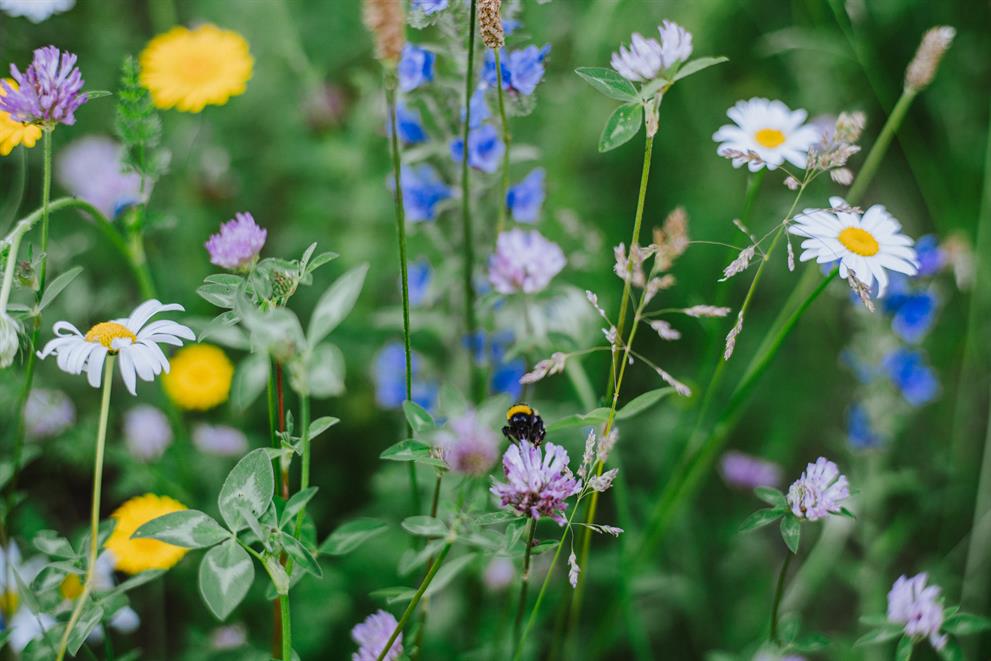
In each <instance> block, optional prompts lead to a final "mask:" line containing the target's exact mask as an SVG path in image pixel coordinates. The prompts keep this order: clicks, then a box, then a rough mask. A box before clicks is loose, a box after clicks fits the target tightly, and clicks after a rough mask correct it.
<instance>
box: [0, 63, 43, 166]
mask: <svg viewBox="0 0 991 661" xmlns="http://www.w3.org/2000/svg"><path fill="white" fill-rule="evenodd" d="M5 80H6V81H7V84H8V85H10V87H11V89H15V90H16V89H17V81H15V80H14V79H13V78H6V79H5ZM6 95H7V92H6V91H4V88H3V85H0V96H6ZM39 138H41V127H39V126H35V125H34V124H22V123H21V122H15V121H14V120H13V119H11V118H10V114H8V113H5V112H3V111H0V156H7V155H8V154H10V152H11V151H13V149H14V147H16V146H17V145H24V146H25V147H28V148H30V147H34V145H35V143H36V142H38V139H39Z"/></svg>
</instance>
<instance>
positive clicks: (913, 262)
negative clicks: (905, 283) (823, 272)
mask: <svg viewBox="0 0 991 661" xmlns="http://www.w3.org/2000/svg"><path fill="white" fill-rule="evenodd" d="M829 204H830V205H831V206H832V208H831V209H806V210H805V211H804V212H803V213H802V214H801V215H799V216H796V217H795V221H794V223H793V224H792V225H791V226H790V227H789V229H788V231H789V232H791V233H792V234H796V235H798V236H802V237H805V240H804V241H802V248H803V249H804V252H803V253H802V255H801V258H800V259H801V260H802V261H803V262H804V261H808V260H810V259H815V260H816V262H818V263H819V264H827V263H830V262H835V261H839V267H840V276H841V277H843V278H846V277H847V276H848V275H849V274H850V273H853V274H854V275H856V276H857V279H858V280H860V281H861V282H863V283H864V284H865V285H867V287H868V289H870V288H871V286H872V285H873V284H874V281H875V280H876V281H877V284H878V296H879V297H880V296H883V295H884V290H885V289H886V288H887V286H888V274H887V271H897V272H898V273H904V274H905V275H915V274H916V273H917V272H918V270H919V260H918V256H917V255H916V252H915V248H914V247H913V245H914V243H915V241H913V240H912V239H911V238H910V237H908V236H905V235H904V234H903V233H902V231H901V229H902V226H901V224H900V223H899V222H898V221H897V220H896V219H895V218H894V217H893V216H892V215H891V214H890V213H888V211H887V209H885V208H884V206H882V205H880V204H875V205H874V206H872V207H871V208H869V209H868V210H867V211H865V212H864V214H863V215H862V216H861V215H860V214H859V213H857V212H856V211H854V210H853V209H850V207H849V205H848V204H847V203H846V202H845V201H844V200H843V198H841V197H831V198H829Z"/></svg>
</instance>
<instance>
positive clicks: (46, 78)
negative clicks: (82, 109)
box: [0, 46, 86, 126]
mask: <svg viewBox="0 0 991 661" xmlns="http://www.w3.org/2000/svg"><path fill="white" fill-rule="evenodd" d="M10 75H11V76H12V77H13V78H14V80H16V81H17V85H18V87H17V89H16V90H15V89H14V88H13V87H12V86H11V85H10V84H9V83H8V82H7V81H0V85H2V86H3V90H4V92H5V94H4V96H0V110H3V111H5V112H7V113H9V114H10V116H11V118H12V119H14V120H16V121H18V122H24V123H30V124H46V125H48V126H54V125H55V124H65V125H67V126H71V125H72V124H75V123H76V116H75V112H76V109H77V108H79V106H81V105H83V104H84V103H86V94H85V93H84V92H83V91H82V89H83V77H82V74H80V73H79V69H77V68H76V56H75V55H74V54H73V53H69V52H68V51H66V52H64V53H63V52H60V51H59V49H57V48H55V46H45V47H44V48H38V49H36V50H35V51H34V60H32V62H31V65H30V66H28V68H27V70H26V71H24V73H21V72H20V70H19V69H18V68H17V66H16V65H14V64H11V65H10Z"/></svg>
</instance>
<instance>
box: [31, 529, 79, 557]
mask: <svg viewBox="0 0 991 661" xmlns="http://www.w3.org/2000/svg"><path fill="white" fill-rule="evenodd" d="M31 543H32V544H34V548H36V549H38V550H39V551H41V552H42V553H44V554H45V555H50V556H54V557H56V558H66V559H69V560H72V559H75V558H78V557H79V556H78V555H77V554H76V551H75V550H74V549H73V548H72V544H70V543H69V540H67V539H66V538H65V537H61V536H59V534H58V533H57V532H55V531H54V530H42V531H41V532H39V533H38V534H37V535H35V536H34V539H33V540H31Z"/></svg>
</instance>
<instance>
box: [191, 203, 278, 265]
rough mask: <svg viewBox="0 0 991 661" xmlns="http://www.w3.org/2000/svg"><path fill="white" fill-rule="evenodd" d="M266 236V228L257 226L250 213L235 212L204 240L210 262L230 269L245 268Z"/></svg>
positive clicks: (259, 248)
mask: <svg viewBox="0 0 991 661" xmlns="http://www.w3.org/2000/svg"><path fill="white" fill-rule="evenodd" d="M267 236H268V230H265V229H262V228H261V227H259V226H258V224H257V223H256V222H255V219H254V218H253V217H252V215H251V214H250V213H237V214H235V215H234V220H229V221H227V222H226V223H224V224H223V225H221V226H220V231H219V232H217V233H216V234H211V235H210V239H209V240H208V241H207V242H206V244H205V246H206V249H207V251H208V252H209V253H210V263H211V264H216V265H217V266H220V267H221V268H225V269H229V270H231V271H239V270H243V269H246V268H248V267H250V266H251V265H252V264H253V263H254V261H255V260H256V259H258V253H260V252H261V249H262V247H263V246H264V245H265V238H266V237H267Z"/></svg>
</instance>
